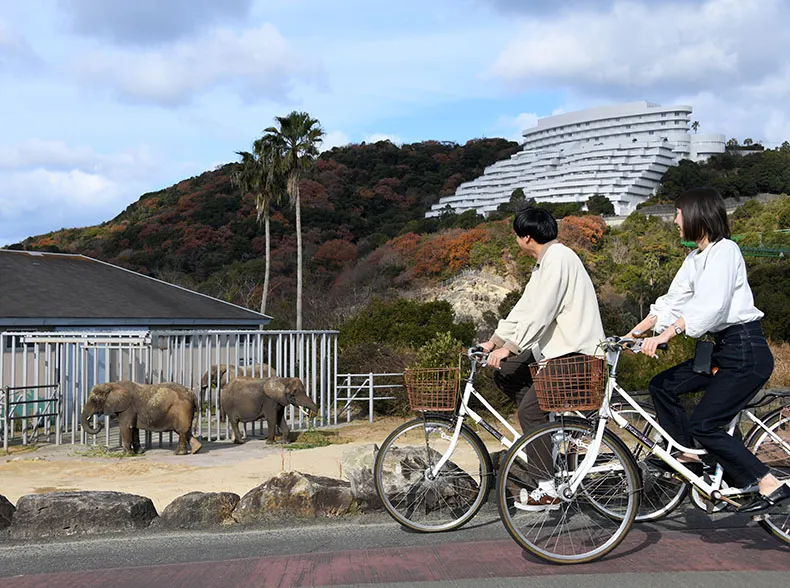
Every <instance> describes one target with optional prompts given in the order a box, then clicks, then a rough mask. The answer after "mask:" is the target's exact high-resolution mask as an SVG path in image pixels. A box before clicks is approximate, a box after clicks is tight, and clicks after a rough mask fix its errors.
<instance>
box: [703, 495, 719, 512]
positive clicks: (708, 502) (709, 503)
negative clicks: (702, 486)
mask: <svg viewBox="0 0 790 588" xmlns="http://www.w3.org/2000/svg"><path fill="white" fill-rule="evenodd" d="M702 502H703V504H705V512H706V513H707V514H709V515H712V514H713V509H714V508H715V506H716V505H715V504H713V501H712V500H710V499H708V498H703V499H702Z"/></svg>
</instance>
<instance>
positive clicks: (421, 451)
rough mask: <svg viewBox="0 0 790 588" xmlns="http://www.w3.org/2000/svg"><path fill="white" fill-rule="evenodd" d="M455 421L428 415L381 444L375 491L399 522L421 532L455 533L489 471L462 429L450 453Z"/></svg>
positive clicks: (481, 494) (475, 506)
mask: <svg viewBox="0 0 790 588" xmlns="http://www.w3.org/2000/svg"><path fill="white" fill-rule="evenodd" d="M453 433H454V426H453V423H451V422H450V421H445V420H434V419H432V418H431V417H426V418H425V419H417V420H414V421H411V422H409V423H406V424H404V425H402V426H401V427H399V428H398V429H396V430H395V431H394V432H393V433H392V434H391V435H390V436H389V437H388V438H387V440H386V441H385V442H384V443H383V444H382V447H381V449H380V450H379V454H378V456H377V458H376V464H375V466H374V470H375V473H374V475H375V479H376V490H377V493H378V495H379V498H380V499H381V500H382V503H383V504H384V507H385V509H386V510H387V512H388V513H389V514H390V515H391V516H392V517H393V518H395V520H397V521H398V522H399V523H401V524H402V525H405V526H407V527H410V528H412V529H415V530H418V531H424V532H432V531H442V530H449V529H454V528H457V527H459V526H461V525H462V524H464V523H465V522H466V521H468V520H469V519H470V518H471V517H472V516H474V514H475V513H476V512H477V511H478V510H479V509H480V506H482V504H483V500H484V499H485V495H486V493H487V491H488V482H489V473H488V472H489V470H488V466H487V462H486V459H487V455H486V453H485V448H484V447H483V446H482V444H481V443H480V442H479V441H477V440H475V438H473V437H472V436H470V435H469V434H468V433H466V432H464V431H462V432H461V435H460V437H459V438H458V440H457V444H456V446H455V449H454V451H453V453H452V455H449V456H448V458H449V459H448V460H447V461H446V462H445V463H444V465H443V466H442V468H441V469H440V470H439V472H438V473H437V474H436V475H435V476H433V475H432V474H433V469H434V467H435V465H436V464H437V463H439V461H440V459H441V458H442V456H444V455H445V453H446V452H447V451H449V448H450V445H451V442H452V439H453Z"/></svg>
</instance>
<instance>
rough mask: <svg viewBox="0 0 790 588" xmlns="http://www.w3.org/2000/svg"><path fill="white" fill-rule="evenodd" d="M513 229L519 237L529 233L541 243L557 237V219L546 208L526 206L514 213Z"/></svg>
mask: <svg viewBox="0 0 790 588" xmlns="http://www.w3.org/2000/svg"><path fill="white" fill-rule="evenodd" d="M513 230H514V231H515V232H516V235H518V236H519V237H526V236H527V235H529V236H530V237H532V238H533V239H535V241H537V242H538V243H540V244H541V245H543V244H544V243H548V242H549V241H553V240H554V239H556V238H557V221H556V220H554V217H553V216H551V213H549V212H548V211H547V210H543V209H542V208H538V207H536V206H527V207H526V208H522V209H521V210H519V211H518V212H517V213H516V218H514V219H513Z"/></svg>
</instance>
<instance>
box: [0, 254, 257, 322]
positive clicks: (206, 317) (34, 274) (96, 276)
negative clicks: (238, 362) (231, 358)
mask: <svg viewBox="0 0 790 588" xmlns="http://www.w3.org/2000/svg"><path fill="white" fill-rule="evenodd" d="M270 320H271V317H269V316H267V315H264V314H260V313H258V312H255V311H252V310H249V309H247V308H243V307H241V306H237V305H235V304H231V303H229V302H224V301H222V300H218V299H216V298H212V297H211V296H207V295H205V294H200V293H198V292H194V291H192V290H188V289H186V288H182V287H180V286H175V285H173V284H168V283H166V282H163V281H161V280H157V279H154V278H150V277H148V276H144V275H142V274H139V273H136V272H133V271H130V270H127V269H124V268H122V267H119V266H116V265H112V264H109V263H106V262H103V261H99V260H97V259H92V258H90V257H85V256H84V255H66V254H61V253H42V252H35V251H10V250H0V331H3V330H15V329H30V328H35V329H47V330H49V329H69V330H73V329H79V328H124V329H132V328H138V329H139V328H148V329H150V328H156V329H168V328H172V329H187V328H188V329H239V328H242V329H245V328H250V329H253V328H259V327H260V326H262V325H265V324H267V323H268V322H269V321H270Z"/></svg>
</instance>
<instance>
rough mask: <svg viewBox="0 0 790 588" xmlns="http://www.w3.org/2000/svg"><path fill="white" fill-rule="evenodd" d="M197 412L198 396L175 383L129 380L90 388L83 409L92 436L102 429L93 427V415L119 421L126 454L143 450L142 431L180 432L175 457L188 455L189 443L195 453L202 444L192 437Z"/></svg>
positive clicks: (82, 418) (85, 425)
mask: <svg viewBox="0 0 790 588" xmlns="http://www.w3.org/2000/svg"><path fill="white" fill-rule="evenodd" d="M196 411H197V399H196V398H195V394H194V393H193V392H192V391H191V390H190V389H189V388H187V387H185V386H182V385H180V384H175V383H163V384H137V383H135V382H130V381H128V380H121V381H119V382H108V383H106V384H98V385H96V386H94V387H93V389H91V393H90V395H89V396H88V399H87V400H86V401H85V406H83V408H82V414H81V423H82V428H83V429H84V430H85V431H86V432H87V433H89V434H90V435H96V434H98V433H99V432H100V431H101V430H102V427H103V423H102V422H101V421H99V424H98V426H96V427H92V426H91V424H90V422H89V420H90V418H91V417H92V416H93V415H94V414H97V413H98V414H105V415H111V416H115V417H117V418H118V424H119V426H120V428H121V442H122V444H123V448H124V450H125V451H127V452H129V453H138V452H139V451H140V429H145V430H146V431H155V432H164V431H175V432H176V433H178V449H176V452H175V453H176V455H186V454H187V453H188V452H187V443H189V446H190V448H191V449H192V453H197V452H198V451H199V450H200V447H201V444H200V441H198V440H197V439H196V438H195V437H193V436H192V419H193V418H194V416H195V412H196Z"/></svg>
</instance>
